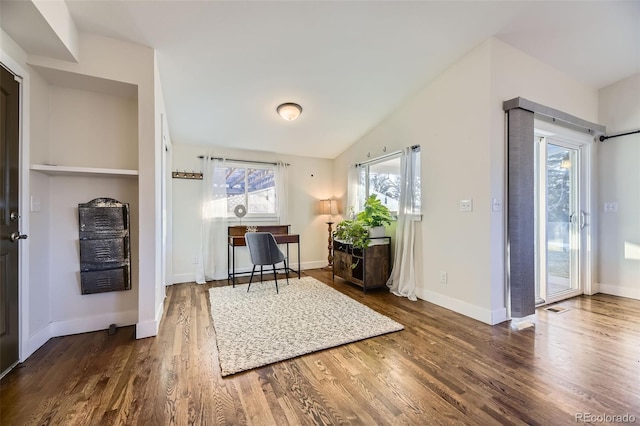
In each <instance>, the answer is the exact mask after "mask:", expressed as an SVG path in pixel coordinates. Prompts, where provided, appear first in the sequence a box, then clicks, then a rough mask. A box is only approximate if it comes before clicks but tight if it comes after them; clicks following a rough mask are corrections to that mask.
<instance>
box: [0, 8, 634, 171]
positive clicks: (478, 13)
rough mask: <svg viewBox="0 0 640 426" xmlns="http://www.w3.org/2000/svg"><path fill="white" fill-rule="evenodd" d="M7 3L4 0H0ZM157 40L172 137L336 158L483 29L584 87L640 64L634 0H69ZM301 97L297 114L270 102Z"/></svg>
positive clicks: (95, 25)
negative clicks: (292, 117)
mask: <svg viewBox="0 0 640 426" xmlns="http://www.w3.org/2000/svg"><path fill="white" fill-rule="evenodd" d="M3 1H4V2H5V3H6V0H3ZM67 7H68V9H69V11H70V13H71V16H72V17H73V20H74V22H75V25H76V27H77V28H78V29H79V30H80V31H81V32H89V33H95V34H99V35H104V36H108V37H112V38H116V39H121V40H126V41H130V42H134V43H138V44H142V45H146V46H151V47H154V48H156V49H157V54H158V63H159V69H160V75H161V79H162V85H163V90H164V95H165V103H166V108H167V114H168V120H169V127H170V133H171V137H172V140H173V141H174V143H200V144H212V145H220V146H231V147H236V148H244V149H256V150H265V151H273V152H280V153H291V154H296V155H305V156H313V157H320V158H334V157H335V156H337V155H339V154H340V153H341V152H342V151H343V150H345V149H346V148H347V147H348V146H349V145H350V144H352V143H353V142H355V141H356V140H358V139H359V138H360V137H362V136H363V135H364V134H366V133H367V132H368V131H369V130H371V129H372V128H373V127H374V126H375V125H376V124H377V123H379V122H380V121H381V120H383V119H384V118H385V117H386V116H387V115H389V114H390V113H391V112H392V111H394V110H395V109H397V108H398V107H399V106H400V105H401V104H402V103H403V102H405V101H406V100H407V99H408V98H410V97H411V96H412V95H413V94H414V93H416V92H417V91H418V90H419V89H420V88H421V87H423V86H424V85H425V84H427V83H428V82H429V81H430V80H431V79H433V78H435V77H436V76H437V75H438V74H439V73H441V72H442V71H444V70H445V69H446V68H447V67H448V66H450V65H451V64H452V63H453V62H455V61H456V60H457V59H458V58H460V57H461V56H462V55H464V54H465V53H466V52H468V51H469V50H470V49H472V48H473V47H474V46H476V45H478V44H479V43H480V42H482V41H483V40H485V39H487V38H488V37H491V36H494V37H497V38H499V39H500V40H502V41H504V42H506V43H508V44H510V45H512V46H514V47H516V48H517V49H520V50H522V51H523V52H525V53H527V54H529V55H531V56H534V57H536V58H538V59H539V60H541V61H543V62H546V63H547V64H549V65H551V66H553V67H555V68H557V69H558V70H560V71H563V72H564V73H566V74H568V75H570V76H571V77H572V78H574V79H575V80H577V81H580V82H582V83H584V84H586V85H588V86H591V87H593V88H594V89H595V88H600V87H603V86H606V85H608V84H611V83H613V82H615V81H617V80H619V79H622V78H625V77H627V76H629V75H631V74H633V73H636V72H639V71H640V2H638V1H633V2H625V1H598V2H583V1H580V2H565V1H557V2H543V1H497V2H493V1H469V2H464V1H407V2H404V1H366V0H365V1H279V2H270V1H254V2H245V1H106V2H105V1H67ZM283 102H296V103H299V104H300V105H302V107H303V113H302V115H301V116H300V118H299V119H298V120H296V121H292V122H286V121H284V120H282V119H281V118H280V117H279V116H278V115H277V114H276V106H277V105H279V104H280V103H283Z"/></svg>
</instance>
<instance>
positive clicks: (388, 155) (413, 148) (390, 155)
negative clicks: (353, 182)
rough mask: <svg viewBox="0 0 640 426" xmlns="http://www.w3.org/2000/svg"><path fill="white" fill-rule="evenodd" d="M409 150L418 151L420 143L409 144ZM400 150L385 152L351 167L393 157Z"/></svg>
mask: <svg viewBox="0 0 640 426" xmlns="http://www.w3.org/2000/svg"><path fill="white" fill-rule="evenodd" d="M411 150H413V151H419V150H420V145H411ZM401 153H402V150H400V151H394V152H391V153H389V154H385V155H383V156H380V157H376V158H372V159H371V160H367V161H363V162H362V163H355V164H354V165H353V166H352V167H360V166H364V165H365V164H369V163H373V162H378V161H380V160H384V159H385V158H389V157H394V156H396V155H398V154H401Z"/></svg>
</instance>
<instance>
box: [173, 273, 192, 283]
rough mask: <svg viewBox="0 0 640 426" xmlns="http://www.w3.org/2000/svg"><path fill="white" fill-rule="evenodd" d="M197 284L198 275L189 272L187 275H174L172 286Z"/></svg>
mask: <svg viewBox="0 0 640 426" xmlns="http://www.w3.org/2000/svg"><path fill="white" fill-rule="evenodd" d="M194 282H196V273H195V272H189V273H186V274H173V276H172V277H171V284H182V283H194Z"/></svg>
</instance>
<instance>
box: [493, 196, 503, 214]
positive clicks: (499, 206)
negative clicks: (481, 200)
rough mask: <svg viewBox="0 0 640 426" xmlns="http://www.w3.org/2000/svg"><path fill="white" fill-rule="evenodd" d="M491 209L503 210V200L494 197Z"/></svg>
mask: <svg viewBox="0 0 640 426" xmlns="http://www.w3.org/2000/svg"><path fill="white" fill-rule="evenodd" d="M491 210H493V211H494V212H499V211H502V201H500V200H499V199H497V198H494V199H493V200H492V201H491Z"/></svg>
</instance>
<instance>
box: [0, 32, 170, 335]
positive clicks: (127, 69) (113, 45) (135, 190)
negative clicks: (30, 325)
mask: <svg viewBox="0 0 640 426" xmlns="http://www.w3.org/2000/svg"><path fill="white" fill-rule="evenodd" d="M3 45H4V44H3ZM79 48H80V57H81V60H80V62H79V63H71V62H66V61H62V60H57V59H52V58H47V57H40V56H28V58H27V59H26V60H27V62H28V65H27V66H30V72H31V73H32V75H34V76H35V77H34V80H35V81H36V84H35V85H34V91H33V93H32V98H34V99H36V102H33V103H32V104H33V105H34V106H33V107H32V109H34V110H35V109H36V108H38V111H37V112H36V111H34V112H32V115H33V116H34V117H38V116H39V115H38V114H40V116H42V117H41V118H39V119H36V120H35V121H34V122H33V123H32V127H33V133H34V134H38V133H39V134H41V135H43V136H42V138H38V140H34V141H33V150H34V154H33V157H32V163H41V162H42V163H52V162H56V163H60V164H64V165H80V166H94V167H115V168H129V169H138V171H139V176H138V178H137V179H135V178H134V179H124V180H118V179H105V178H91V179H90V180H94V182H92V183H89V181H84V182H83V179H82V178H73V179H72V180H73V181H74V183H73V185H77V186H78V187H76V188H72V190H73V191H75V192H76V193H75V194H70V193H66V192H64V191H65V189H62V188H61V185H63V182H64V180H65V178H59V177H53V178H51V177H48V176H43V175H41V174H40V173H39V172H31V175H32V176H33V185H32V186H31V189H30V193H29V195H32V194H33V195H35V196H36V197H37V198H38V200H39V201H40V205H41V211H40V212H34V214H33V215H32V216H33V217H34V225H35V226H36V228H37V229H38V234H39V235H38V236H35V239H37V238H40V239H43V238H45V237H44V235H45V234H46V233H47V231H48V232H49V235H47V236H46V239H49V238H50V241H51V242H50V243H49V244H38V245H37V248H35V247H34V248H33V249H32V250H31V254H33V257H32V258H30V260H29V262H30V269H34V270H35V273H34V278H37V277H42V275H43V274H45V279H42V280H39V281H38V282H37V283H36V282H34V288H35V287H47V288H48V292H46V291H42V292H41V294H46V295H47V300H46V301H47V302H49V304H50V306H49V307H48V309H37V312H38V313H37V315H38V318H37V319H36V318H34V321H33V322H34V323H36V322H37V323H38V324H41V323H43V322H45V321H48V325H49V327H46V326H45V329H43V330H41V332H40V333H38V336H37V339H36V340H37V341H38V342H39V344H42V343H44V342H45V341H46V340H47V339H48V337H51V336H54V335H60V334H68V333H69V332H80V331H90V330H91V329H95V327H97V326H98V325H97V324H98V323H100V324H102V326H101V328H105V327H107V326H108V325H109V324H110V323H111V322H115V323H116V324H117V325H124V324H131V323H135V324H136V326H137V329H136V336H137V337H138V338H142V337H147V336H152V335H155V334H156V333H157V328H158V325H159V315H157V312H158V310H160V315H161V311H162V309H161V306H162V304H161V303H162V302H161V301H158V300H157V299H159V298H160V297H159V293H160V291H159V289H161V288H162V283H161V270H160V263H161V262H159V260H158V259H159V257H160V241H161V238H160V233H161V224H160V220H159V217H160V208H159V191H160V189H159V187H160V180H159V179H157V176H156V173H158V174H159V168H160V167H159V162H160V152H161V142H160V133H159V131H158V130H157V129H159V124H158V123H159V114H160V112H157V113H156V107H157V105H156V101H155V97H156V95H157V92H158V90H160V85H159V83H158V85H157V86H156V75H155V74H156V70H155V68H154V60H155V54H154V51H153V49H150V48H148V47H144V46H138V45H134V44H130V43H125V42H121V41H116V40H112V39H108V38H104V37H99V36H93V35H86V34H83V35H81V37H80V40H79ZM39 72H43V73H44V74H43V77H46V78H49V79H50V80H51V79H53V80H56V81H63V82H64V83H65V86H66V87H64V88H58V87H54V86H53V85H54V84H56V81H50V82H49V83H50V84H51V86H50V85H49V84H47V83H42V81H43V80H42V78H40V77H39V76H38V73H39ZM76 83H77V84H76ZM93 83H95V84H96V91H100V90H102V91H104V88H105V87H115V86H118V85H121V86H122V87H123V88H124V89H123V90H117V91H116V92H118V93H129V92H130V89H131V88H132V87H134V88H136V89H137V90H136V91H135V92H134V93H136V92H137V102H133V103H131V102H130V101H122V100H118V99H116V98H117V97H110V96H108V95H104V94H103V93H102V94H94V93H89V92H92V89H91V87H90V86H91V85H92V84H93ZM125 86H126V87H125ZM79 87H82V89H83V90H76V89H78V88H79ZM84 89H88V90H84ZM61 91H62V92H64V96H59V95H60V93H62V92H61ZM49 96H51V97H52V98H55V99H54V100H49V99H48V97H49ZM49 103H51V106H49ZM79 104H85V105H89V107H88V110H78V109H77V108H78V106H77V105H79ZM43 105H46V107H43ZM160 105H162V102H160ZM74 108H76V109H75V110H74ZM64 111H66V112H67V113H65V112H64ZM59 112H61V114H58V113H59ZM109 123H112V124H113V126H109ZM87 124H88V125H87ZM54 139H57V140H59V141H62V140H65V141H64V143H62V144H61V145H60V147H59V148H60V149H55V148H52V146H53V147H55V142H56V141H55V140H54ZM87 142H89V145H91V144H93V143H95V144H96V145H95V146H93V147H92V148H91V149H90V150H86V147H87ZM96 179H98V180H96ZM67 184H68V185H71V184H70V183H67ZM88 186H91V191H89V188H88ZM96 191H97V192H99V193H100V194H99V195H98V196H100V195H104V194H107V193H110V194H113V197H114V198H118V199H121V200H122V201H129V200H131V201H129V202H130V204H131V206H132V222H133V220H135V223H132V231H133V232H134V233H135V235H132V236H131V240H132V249H133V250H135V253H132V263H134V265H133V267H132V281H133V285H134V286H136V290H134V291H132V292H124V293H122V294H120V295H115V294H114V295H111V296H107V295H92V296H82V299H81V301H76V302H77V303H82V304H84V305H86V306H93V307H95V306H97V305H100V306H103V307H104V308H103V309H102V310H101V309H91V311H92V312H91V314H93V316H85V315H89V313H88V312H87V310H86V309H83V308H81V309H80V310H78V309H76V308H77V307H76V306H67V307H68V309H67V308H65V303H66V304H68V303H73V302H72V301H70V300H68V299H65V300H58V299H56V300H55V301H54V300H53V298H54V294H55V293H56V292H57V291H59V288H58V286H59V285H60V282H62V283H63V284H62V285H63V286H69V285H73V284H70V283H69V281H68V280H69V279H70V277H71V275H72V274H71V273H70V269H69V267H70V265H71V264H70V263H61V264H58V262H57V259H56V260H54V259H53V258H54V256H57V255H58V253H56V252H55V249H56V247H55V245H54V244H55V239H56V238H57V237H59V236H60V235H58V233H62V234H64V235H63V238H66V237H67V234H68V233H69V231H70V228H65V227H61V228H60V229H56V226H57V223H56V220H58V219H59V220H61V221H63V222H64V221H68V222H65V223H67V225H69V226H71V225H70V224H71V222H70V219H69V218H70V217H71V216H69V210H68V209H69V206H70V205H77V203H78V202H80V201H83V202H84V201H88V200H89V199H91V198H93V194H95V193H96ZM50 192H51V193H55V192H61V193H63V194H62V195H63V196H62V197H60V198H59V199H53V197H52V196H50V195H49V193H50ZM76 195H77V196H78V197H77V198H76V197H75V196H76ZM87 197H91V198H88V199H87ZM63 200H64V204H61V203H63ZM56 215H59V216H60V217H56ZM138 217H144V220H143V221H138V219H137V218H138ZM75 233H77V228H76V232H75ZM35 239H34V240H32V242H35ZM66 253H67V256H68V259H66V260H71V256H72V254H71V251H68V252H66ZM139 253H145V255H144V256H139V255H138V254H139ZM147 253H154V254H155V255H147ZM75 256H76V257H75V259H73V260H74V262H73V263H74V264H77V262H78V259H77V252H76V253H75ZM47 259H48V260H47ZM54 262H55V264H54ZM54 272H55V273H56V274H59V276H53V274H52V273H54ZM50 274H51V276H49V275H50ZM76 278H77V277H76ZM76 282H77V281H76ZM76 290H77V291H79V289H76ZM127 293H129V295H128V296H125V295H126V294H127ZM78 294H79V293H78ZM34 297H36V296H35V294H34V293H33V292H31V293H30V298H32V299H33V298H34ZM103 297H104V298H105V300H107V299H108V300H109V301H108V302H106V303H103V304H101V303H97V304H96V305H92V302H88V300H97V299H99V298H103ZM73 300H75V299H73ZM132 301H133V303H132ZM58 302H60V303H61V304H59V303H58ZM31 304H33V305H34V307H35V308H40V306H39V305H38V306H35V305H36V304H37V303H36V301H31V302H30V306H29V307H30V308H31ZM40 304H42V303H40ZM30 311H32V309H30ZM43 312H47V313H48V317H47V318H46V320H45V316H46V315H45V316H43V315H42V313H43ZM33 315H36V313H34V314H33ZM96 319H99V321H98V320H96ZM114 319H115V320H114ZM36 320H37V321H36ZM94 320H95V321H94ZM108 321H110V322H108ZM36 348H37V346H36Z"/></svg>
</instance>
